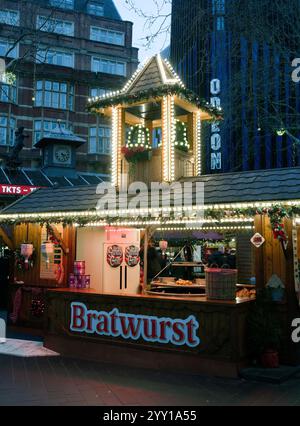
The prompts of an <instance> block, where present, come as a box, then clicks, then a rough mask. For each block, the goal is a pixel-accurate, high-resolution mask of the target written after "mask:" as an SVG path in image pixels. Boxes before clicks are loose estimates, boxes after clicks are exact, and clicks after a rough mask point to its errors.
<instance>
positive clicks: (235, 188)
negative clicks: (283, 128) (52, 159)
mask: <svg viewBox="0 0 300 426" xmlns="http://www.w3.org/2000/svg"><path fill="white" fill-rule="evenodd" d="M182 182H192V183H193V188H195V190H196V189H197V185H196V183H197V182H203V183H204V206H202V207H203V209H204V211H207V210H210V211H217V210H226V213H228V211H229V210H230V209H232V210H234V209H236V211H240V215H241V216H242V217H243V218H244V219H246V215H247V213H246V210H245V212H243V211H242V210H241V209H243V208H244V209H248V217H252V218H253V215H254V214H255V211H254V212H252V214H251V208H252V209H253V208H254V209H256V208H259V207H264V205H266V204H268V206H271V205H273V204H277V203H281V204H288V203H290V205H292V204H293V203H295V204H296V205H299V204H300V168H293V169H280V170H265V171H254V172H243V173H230V174H220V175H210V176H202V177H200V178H197V179H196V178H195V179H185V180H184V181H182ZM145 197H147V198H148V200H149V207H151V204H150V195H149V194H148V193H146V195H145ZM172 197H173V198H172ZM172 197H171V208H170V212H169V216H170V217H171V216H172V215H173V214H174V211H172V205H175V204H174V194H172ZM101 198H102V196H101V195H99V194H97V186H94V185H91V186H87V187H71V188H46V189H40V190H38V191H36V192H34V193H32V194H30V195H29V196H27V197H24V198H22V199H20V200H19V201H17V202H15V203H14V204H13V205H11V206H9V207H7V208H5V209H4V210H3V211H2V212H1V215H0V221H1V219H2V220H4V218H5V219H7V218H12V219H14V218H15V216H16V215H21V216H22V215H26V217H27V219H29V218H30V217H31V216H32V215H35V216H36V215H39V214H40V215H43V216H47V215H48V216H51V215H53V216H59V215H64V216H66V215H68V214H69V215H72V216H74V217H76V216H78V217H80V216H86V217H89V216H90V217H91V219H93V220H95V217H93V216H97V215H98V216H99V218H100V217H102V218H105V219H107V217H109V216H110V217H111V218H112V221H113V218H114V214H115V217H118V216H119V212H120V209H121V208H122V209H124V206H117V208H116V210H115V211H114V213H113V212H112V211H111V210H109V207H108V210H105V208H104V209H100V210H98V211H97V209H96V208H97V204H98V203H99V200H101ZM129 199H130V197H129ZM195 200H196V194H195V193H194V200H193V202H192V204H191V212H190V213H189V214H187V215H186V216H185V217H186V218H191V217H192V216H193V215H194V212H195V210H197V209H198V208H201V206H198V205H196V204H195ZM150 210H151V209H150ZM173 210H174V208H173ZM128 211H129V209H128ZM158 211H159V212H160V213H162V212H163V211H164V212H165V213H166V212H167V210H166V209H165V208H163V205H162V204H161V205H160V207H159V209H158V210H157V209H156V211H155V213H156V214H152V211H150V213H149V212H147V211H145V209H143V211H142V209H141V208H139V207H138V206H137V207H136V209H135V210H134V211H132V210H131V211H130V216H129V218H128V217H127V219H126V220H133V218H136V217H143V216H144V217H147V218H148V219H149V218H150V217H151V216H152V217H157V212H158ZM164 216H165V217H166V214H165V215H164ZM208 216H211V214H210V215H208ZM235 216H236V215H233V214H232V215H231V217H235ZM237 216H239V215H237ZM213 217H214V218H216V216H213ZM159 220H160V222H162V221H161V219H159ZM164 220H165V219H164ZM241 222H242V219H241ZM165 223H167V222H166V221H165Z"/></svg>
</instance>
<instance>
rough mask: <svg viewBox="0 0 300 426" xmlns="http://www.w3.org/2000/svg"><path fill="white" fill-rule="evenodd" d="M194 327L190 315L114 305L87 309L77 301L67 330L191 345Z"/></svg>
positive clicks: (194, 338)
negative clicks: (165, 315)
mask: <svg viewBox="0 0 300 426" xmlns="http://www.w3.org/2000/svg"><path fill="white" fill-rule="evenodd" d="M198 329H199V323H198V321H197V320H196V318H195V317H194V316H193V315H191V316H189V317H188V318H186V319H172V318H158V317H155V316H147V315H133V314H125V313H121V312H120V311H119V310H118V309H117V308H115V309H113V310H112V311H110V312H106V311H95V310H89V309H87V307H86V305H84V304H83V303H79V302H73V303H72V304H71V324H70V330H71V331H72V332H74V333H86V334H91V335H99V336H107V337H113V338H122V339H124V340H133V341H137V340H144V341H146V342H150V343H160V344H165V345H167V344H172V345H175V346H189V347H191V348H195V347H197V346H199V344H200V339H199V337H198V336H197V330H198Z"/></svg>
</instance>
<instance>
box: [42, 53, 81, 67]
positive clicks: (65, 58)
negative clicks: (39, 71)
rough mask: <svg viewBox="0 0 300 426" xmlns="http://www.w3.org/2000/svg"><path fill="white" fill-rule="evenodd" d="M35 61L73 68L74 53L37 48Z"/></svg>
mask: <svg viewBox="0 0 300 426" xmlns="http://www.w3.org/2000/svg"><path fill="white" fill-rule="evenodd" d="M36 59H37V62H40V63H46V64H51V65H58V66H62V67H69V68H74V54H73V53H67V52H63V51H58V50H39V51H38V52H37V56H36Z"/></svg>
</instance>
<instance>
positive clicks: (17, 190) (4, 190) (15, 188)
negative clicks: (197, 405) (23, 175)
mask: <svg viewBox="0 0 300 426" xmlns="http://www.w3.org/2000/svg"><path fill="white" fill-rule="evenodd" d="M36 189H38V187H37V186H19V185H1V184H0V195H16V196H23V195H28V194H30V193H31V192H33V191H35V190H36Z"/></svg>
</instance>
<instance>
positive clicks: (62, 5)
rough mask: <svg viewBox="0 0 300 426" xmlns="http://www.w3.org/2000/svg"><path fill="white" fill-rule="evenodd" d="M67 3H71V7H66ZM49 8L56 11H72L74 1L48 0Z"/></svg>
mask: <svg viewBox="0 0 300 426" xmlns="http://www.w3.org/2000/svg"><path fill="white" fill-rule="evenodd" d="M68 2H72V6H71V7H69V6H68ZM49 6H50V7H56V8H58V9H65V10H74V7H75V1H74V0H49Z"/></svg>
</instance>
